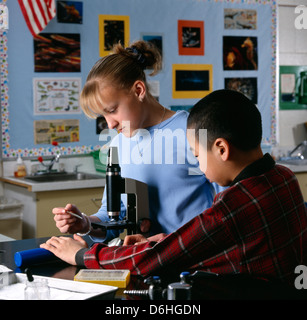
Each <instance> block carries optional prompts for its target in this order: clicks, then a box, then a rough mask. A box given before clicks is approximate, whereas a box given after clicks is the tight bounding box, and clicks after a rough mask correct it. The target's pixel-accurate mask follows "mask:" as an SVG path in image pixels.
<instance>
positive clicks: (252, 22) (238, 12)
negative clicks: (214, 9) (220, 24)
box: [224, 8, 257, 30]
mask: <svg viewBox="0 0 307 320" xmlns="http://www.w3.org/2000/svg"><path fill="white" fill-rule="evenodd" d="M224 28H225V29H248V30H256V29H257V11H256V10H249V9H230V8H226V9H224Z"/></svg>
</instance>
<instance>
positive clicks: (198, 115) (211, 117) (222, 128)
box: [188, 90, 262, 151]
mask: <svg viewBox="0 0 307 320" xmlns="http://www.w3.org/2000/svg"><path fill="white" fill-rule="evenodd" d="M188 128H193V129H195V134H196V139H197V140H198V141H199V129H207V148H208V149H211V147H212V144H213V143H214V141H215V140H216V139H217V138H224V139H226V140H227V141H228V142H229V143H231V144H232V145H233V146H235V147H236V148H238V149H239V150H242V151H249V150H252V149H255V148H256V147H258V146H259V145H260V143H261V139H262V125H261V114H260V112H259V110H258V108H257V106H256V105H255V104H254V103H252V102H251V100H249V99H248V98H247V97H246V96H245V95H243V94H242V93H240V92H237V91H233V90H217V91H214V92H212V93H210V94H209V95H207V96H206V97H204V98H203V99H201V100H200V101H199V102H198V103H196V104H195V106H194V107H193V108H192V109H191V112H190V115H189V118H188Z"/></svg>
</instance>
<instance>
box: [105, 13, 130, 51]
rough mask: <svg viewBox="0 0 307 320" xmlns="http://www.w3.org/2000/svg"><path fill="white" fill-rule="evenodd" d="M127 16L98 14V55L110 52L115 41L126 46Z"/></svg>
mask: <svg viewBox="0 0 307 320" xmlns="http://www.w3.org/2000/svg"><path fill="white" fill-rule="evenodd" d="M129 29H130V26H129V16H117V15H103V14H100V15H99V55H100V57H104V56H106V55H108V54H109V53H110V51H111V50H112V48H113V46H114V45H115V44H117V43H119V42H120V43H121V44H123V45H124V46H125V47H128V44H129Z"/></svg>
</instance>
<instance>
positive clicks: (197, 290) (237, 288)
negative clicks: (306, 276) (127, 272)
mask: <svg viewBox="0 0 307 320" xmlns="http://www.w3.org/2000/svg"><path fill="white" fill-rule="evenodd" d="M47 239H49V238H37V239H26V240H15V241H4V242H0V265H5V266H7V267H8V268H10V269H12V270H13V271H14V272H24V270H23V269H19V268H16V265H15V262H14V254H15V252H17V251H23V250H28V249H34V248H38V247H39V245H40V244H41V243H44V242H46V240H47ZM86 241H87V242H88V244H89V245H91V240H90V238H89V237H87V238H86ZM79 270H80V269H79V268H78V267H76V266H71V265H69V264H67V263H65V262H63V261H60V260H59V261H57V262H52V263H47V264H41V265H36V266H31V271H32V273H33V275H40V276H47V277H53V278H59V279H66V280H73V279H74V276H75V274H76V273H77V272H78V271H79ZM168 271H169V272H168ZM168 271H166V272H165V273H163V274H162V273H161V274H159V276H160V278H161V281H162V283H161V286H162V288H167V285H168V284H170V283H174V282H179V281H180V279H179V273H177V272H174V270H168ZM148 287H149V285H148V284H145V283H144V278H142V277H139V276H131V279H130V283H129V285H128V287H127V288H126V289H127V290H146V289H148ZM115 299H116V300H149V297H148V296H136V295H127V294H124V293H123V289H119V290H118V291H117V292H116V295H115ZM192 299H193V300H255V299H256V300H280V299H282V300H283V299H286V300H289V299H295V300H297V299H304V300H306V299H307V290H304V289H302V290H298V289H295V288H294V287H293V288H289V287H288V286H285V285H284V284H282V283H280V282H275V281H268V280H266V279H258V278H252V277H248V276H244V275H229V276H217V277H212V276H211V275H209V276H204V277H201V278H197V279H194V281H193V283H192Z"/></svg>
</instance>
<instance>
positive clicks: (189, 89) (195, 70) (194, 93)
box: [173, 64, 213, 99]
mask: <svg viewBox="0 0 307 320" xmlns="http://www.w3.org/2000/svg"><path fill="white" fill-rule="evenodd" d="M212 69H213V68H212V65H211V64H173V98H174V99H178V98H179V99H180V98H183V99H194V98H195V99H198V98H203V97H204V96H206V95H207V94H209V93H210V92H212V90H213V72H212Z"/></svg>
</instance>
